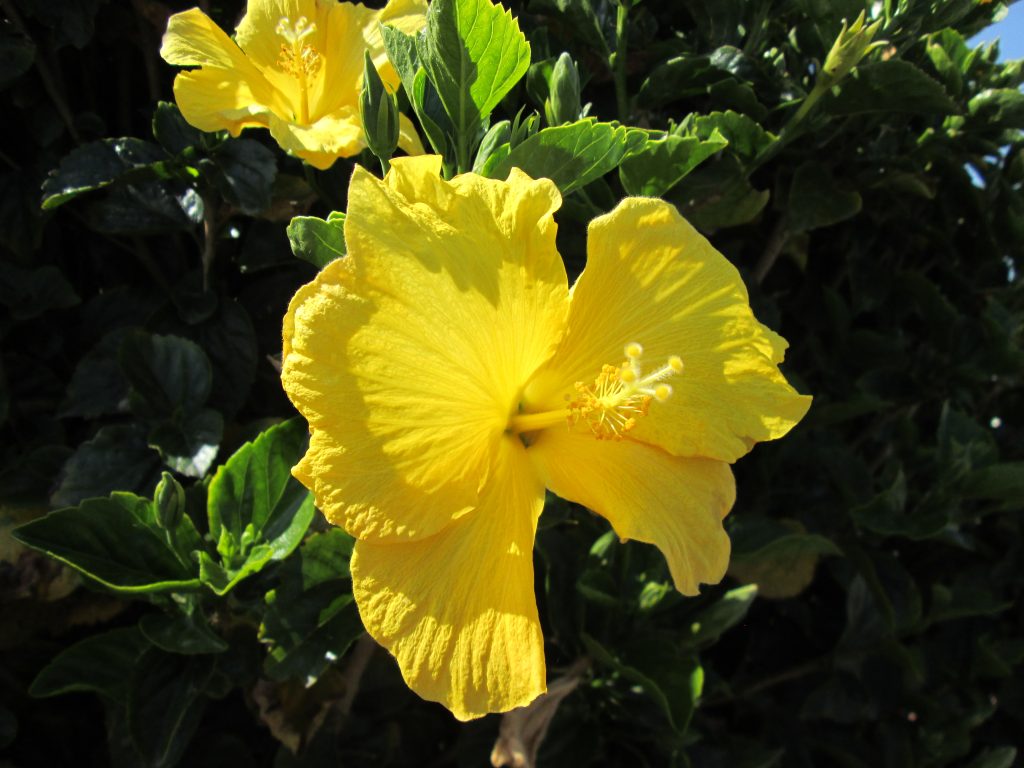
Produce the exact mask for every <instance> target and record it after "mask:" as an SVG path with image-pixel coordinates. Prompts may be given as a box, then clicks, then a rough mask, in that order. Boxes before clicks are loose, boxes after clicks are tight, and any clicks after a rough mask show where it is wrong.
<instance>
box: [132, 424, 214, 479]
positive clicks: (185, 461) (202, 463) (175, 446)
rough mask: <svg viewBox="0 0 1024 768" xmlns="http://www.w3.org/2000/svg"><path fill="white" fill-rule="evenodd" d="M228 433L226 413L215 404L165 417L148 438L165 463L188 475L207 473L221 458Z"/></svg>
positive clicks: (194, 475) (199, 475)
mask: <svg viewBox="0 0 1024 768" xmlns="http://www.w3.org/2000/svg"><path fill="white" fill-rule="evenodd" d="M223 435H224V417H223V416H221V415H220V413H219V412H217V411H215V410H213V409H212V408H204V409H203V410H201V411H199V412H198V413H192V414H188V415H183V416H180V417H177V418H174V419H167V420H165V421H161V422H160V423H158V424H157V425H156V426H154V427H153V429H152V430H151V431H150V433H149V436H148V438H147V439H148V442H149V444H150V445H151V446H152V447H153V448H156V449H157V451H159V452H160V457H161V458H162V459H163V460H164V464H166V465H167V466H168V467H170V468H171V469H173V470H174V471H175V472H179V473H181V474H183V475H185V476H186V477H203V476H205V475H206V473H207V471H209V469H210V467H211V466H212V465H213V461H214V459H216V458H217V450H218V446H219V445H220V441H221V438H222V437H223Z"/></svg>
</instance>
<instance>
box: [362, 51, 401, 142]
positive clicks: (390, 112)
mask: <svg viewBox="0 0 1024 768" xmlns="http://www.w3.org/2000/svg"><path fill="white" fill-rule="evenodd" d="M359 115H360V117H361V118H362V121H363V133H364V134H365V135H366V145H367V146H368V147H369V148H370V151H371V152H373V154H375V155H376V156H377V157H379V158H380V159H381V161H382V162H383V161H387V160H389V159H391V156H392V155H393V154H394V153H395V148H396V147H397V146H398V100H397V99H396V98H395V95H394V94H393V93H389V92H388V89H387V87H386V86H385V85H384V81H383V80H381V79H380V74H379V73H378V72H377V68H376V67H375V66H374V65H373V59H371V58H370V52H369V51H366V52H364V61H363V88H362V91H361V92H360V93H359Z"/></svg>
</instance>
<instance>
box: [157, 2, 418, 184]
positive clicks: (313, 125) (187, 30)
mask: <svg viewBox="0 0 1024 768" xmlns="http://www.w3.org/2000/svg"><path fill="white" fill-rule="evenodd" d="M426 9H427V3H426V0H390V2H389V3H388V4H387V6H385V7H384V9H383V10H379V11H375V10H372V9H369V8H366V7H365V6H363V5H362V4H359V3H345V2H338V1H337V0H249V3H248V8H247V10H246V14H245V16H244V17H243V18H242V20H241V22H240V23H239V24H238V27H237V28H236V29H235V39H234V40H232V39H231V38H229V37H228V36H227V35H226V34H225V33H224V31H223V30H222V29H220V27H218V26H217V25H216V24H215V23H214V22H213V21H212V20H211V19H210V18H209V17H208V16H207V15H206V14H205V13H203V12H202V11H201V10H199V9H198V8H192V9H191V10H188V11H184V12H182V13H176V14H174V15H173V16H171V18H170V21H169V22H168V25H167V32H166V34H165V35H164V39H163V45H162V47H161V48H160V55H161V56H163V58H164V60H165V61H167V62H168V63H170V64H176V65H179V66H185V67H198V69H192V70H189V71H186V72H181V73H179V74H178V76H177V77H176V78H175V80H174V98H175V101H176V102H177V104H178V108H179V109H181V113H182V115H184V117H185V119H186V120H188V122H189V123H191V124H192V125H194V126H195V127H197V128H199V129H200V130H203V131H220V130H226V131H228V132H229V133H231V135H232V136H237V135H238V134H239V133H240V132H241V131H242V130H243V129H244V128H251V127H263V128H268V129H270V133H271V135H272V136H273V137H274V139H275V140H276V141H277V143H278V144H280V145H281V147H282V148H283V149H285V150H286V151H288V152H290V153H292V154H294V155H296V156H298V157H301V158H302V159H303V160H305V161H306V162H308V163H309V164H310V165H312V166H314V167H316V168H320V169H324V168H328V167H330V166H331V165H332V164H333V163H334V161H335V160H337V159H338V158H339V157H349V156H351V155H354V154H357V153H358V152H359V151H361V150H362V149H363V147H365V146H366V141H365V138H364V136H363V129H362V124H361V123H360V119H359V90H360V88H361V86H362V74H363V51H365V50H369V52H370V56H371V58H372V59H373V62H374V64H375V65H376V67H377V70H378V72H379V73H380V75H381V79H382V80H383V81H384V82H385V84H386V85H387V86H388V87H389V88H390V89H391V90H394V89H395V88H397V87H398V83H399V80H398V75H397V74H396V73H395V71H394V68H393V67H392V66H391V64H390V62H388V60H387V56H386V54H385V52H384V44H383V41H382V39H381V34H380V28H379V24H390V25H393V26H395V27H397V28H398V29H400V30H401V31H403V32H405V33H407V34H411V33H413V32H416V31H417V30H419V29H420V28H421V27H423V25H424V24H425V23H426V19H425V14H426ZM399 146H400V147H402V149H404V150H405V151H406V152H408V153H410V154H420V153H422V152H423V147H422V145H421V144H420V141H419V138H418V137H417V135H416V131H415V129H414V128H413V127H412V124H411V123H410V122H409V120H408V119H407V118H406V117H405V116H404V115H403V116H402V117H401V135H400V138H399Z"/></svg>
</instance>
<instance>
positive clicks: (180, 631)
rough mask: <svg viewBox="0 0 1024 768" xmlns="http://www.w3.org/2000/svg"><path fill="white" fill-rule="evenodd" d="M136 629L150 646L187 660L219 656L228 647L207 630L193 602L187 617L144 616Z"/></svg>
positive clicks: (212, 632)
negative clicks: (208, 654) (195, 655)
mask: <svg viewBox="0 0 1024 768" xmlns="http://www.w3.org/2000/svg"><path fill="white" fill-rule="evenodd" d="M139 629H140V630H141V631H142V634H143V635H145V637H146V639H147V640H149V642H150V643H152V644H153V645H155V646H156V647H157V648H159V649H161V650H163V651H167V652H168V653H177V654H183V655H187V656H190V655H194V654H200V653H222V652H224V651H226V650H227V649H228V644H227V643H226V642H225V641H224V640H223V639H222V638H221V637H220V636H219V635H218V634H217V633H216V632H214V631H213V630H212V629H211V628H210V625H209V623H208V622H207V621H206V618H205V617H204V616H203V613H202V611H201V610H199V609H198V607H196V605H195V603H194V602H193V603H191V604H190V606H189V612H188V613H186V612H184V611H182V612H179V613H175V614H173V615H168V614H164V613H148V614H146V615H145V616H143V617H142V619H141V620H140V621H139Z"/></svg>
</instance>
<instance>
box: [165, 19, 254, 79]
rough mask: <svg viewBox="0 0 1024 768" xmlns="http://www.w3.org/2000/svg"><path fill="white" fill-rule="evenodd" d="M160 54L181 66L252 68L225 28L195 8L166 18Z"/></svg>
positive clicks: (169, 62) (168, 61)
mask: <svg viewBox="0 0 1024 768" xmlns="http://www.w3.org/2000/svg"><path fill="white" fill-rule="evenodd" d="M160 55H161V56H162V57H163V59H164V61H166V62H167V63H168V64H176V65H178V66H183V67H200V66H202V67H219V68H221V69H238V68H252V64H251V63H249V62H247V61H246V59H245V55H244V54H243V53H242V52H241V51H240V50H239V49H238V46H237V45H235V43H234V42H232V40H231V38H230V37H228V36H227V35H226V34H225V33H224V30H222V29H221V28H220V27H218V26H217V25H216V24H215V23H214V22H213V20H212V19H211V18H210V17H209V16H207V15H206V14H205V13H203V12H202V11H201V10H199V9H198V8H190V9H189V10H187V11H182V12H181V13H176V14H174V15H173V16H171V17H170V19H168V20H167V31H166V32H165V33H164V37H163V41H162V43H161V46H160Z"/></svg>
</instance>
